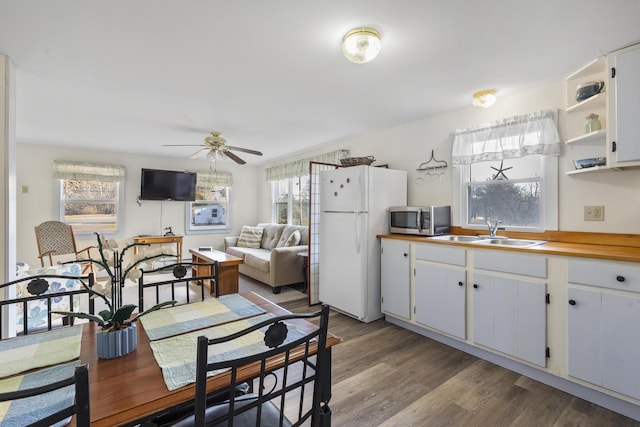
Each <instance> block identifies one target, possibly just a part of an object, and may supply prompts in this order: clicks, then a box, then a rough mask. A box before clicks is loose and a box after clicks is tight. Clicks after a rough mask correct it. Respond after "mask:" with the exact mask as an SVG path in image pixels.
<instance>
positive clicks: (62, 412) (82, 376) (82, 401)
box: [0, 365, 91, 427]
mask: <svg viewBox="0 0 640 427" xmlns="http://www.w3.org/2000/svg"><path fill="white" fill-rule="evenodd" d="M68 386H74V387H75V402H74V403H72V404H71V405H69V406H65V407H63V408H60V409H59V410H56V411H55V412H54V413H52V414H50V415H47V416H46V417H45V418H42V419H40V420H38V421H36V422H34V423H32V424H29V425H30V426H43V427H44V426H51V425H54V424H56V423H58V422H60V421H63V420H65V419H67V418H69V417H71V416H73V415H75V416H76V425H77V426H78V427H89V425H90V421H91V417H90V410H89V370H88V367H87V365H80V366H78V367H76V369H75V374H74V375H73V376H72V377H69V378H67V379H64V380H61V381H57V382H54V383H51V384H47V385H43V386H40V387H34V388H29V389H24V390H17V391H11V392H6V393H0V402H7V401H13V400H18V399H24V398H29V397H34V396H40V395H43V394H45V393H49V392H52V391H56V390H60V389H61V388H63V387H68ZM44 403H46V400H45V397H44V396H42V397H39V398H38V402H34V404H36V405H43V404H44Z"/></svg>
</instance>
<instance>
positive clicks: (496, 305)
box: [473, 273, 547, 367]
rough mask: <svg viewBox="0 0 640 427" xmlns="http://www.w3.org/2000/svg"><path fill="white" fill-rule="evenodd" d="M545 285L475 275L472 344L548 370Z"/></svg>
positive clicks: (488, 275) (480, 274) (487, 275)
mask: <svg viewBox="0 0 640 427" xmlns="http://www.w3.org/2000/svg"><path fill="white" fill-rule="evenodd" d="M546 319H547V317H546V285H545V284H544V283H539V282H533V281H527V280H520V279H513V278H507V277H501V276H496V275H491V274H483V273H476V274H475V275H474V278H473V341H474V342H475V343H477V344H480V345H483V346H485V347H489V348H492V349H495V350H498V351H500V352H502V353H505V354H508V355H510V356H514V357H517V358H519V359H522V360H526V361H528V362H531V363H534V364H536V365H539V366H542V367H545V366H546V360H547V359H546V358H547V335H546V329H547V320H546Z"/></svg>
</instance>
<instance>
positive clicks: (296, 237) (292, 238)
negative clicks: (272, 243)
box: [284, 230, 300, 247]
mask: <svg viewBox="0 0 640 427" xmlns="http://www.w3.org/2000/svg"><path fill="white" fill-rule="evenodd" d="M298 244H300V231H298V230H294V231H293V233H291V234H290V235H289V238H288V239H287V241H286V242H284V245H285V247H286V246H297V245H298Z"/></svg>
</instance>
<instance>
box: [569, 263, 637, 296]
mask: <svg viewBox="0 0 640 427" xmlns="http://www.w3.org/2000/svg"><path fill="white" fill-rule="evenodd" d="M569 282H570V283H579V284H582V285H591V286H600V287H603V288H610V289H618V290H624V291H632V292H640V265H638V264H635V263H629V262H608V261H597V260H582V259H569Z"/></svg>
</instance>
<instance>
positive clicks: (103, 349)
mask: <svg viewBox="0 0 640 427" xmlns="http://www.w3.org/2000/svg"><path fill="white" fill-rule="evenodd" d="M137 332H138V329H137V327H136V324H135V323H133V324H131V326H129V327H128V328H126V329H120V330H118V331H109V332H102V331H101V332H98V333H97V334H96V340H97V352H98V357H99V358H100V359H114V358H116V357H120V356H124V355H125V354H129V353H131V352H132V351H133V350H135V349H136V346H137V345H138V333H137Z"/></svg>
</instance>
